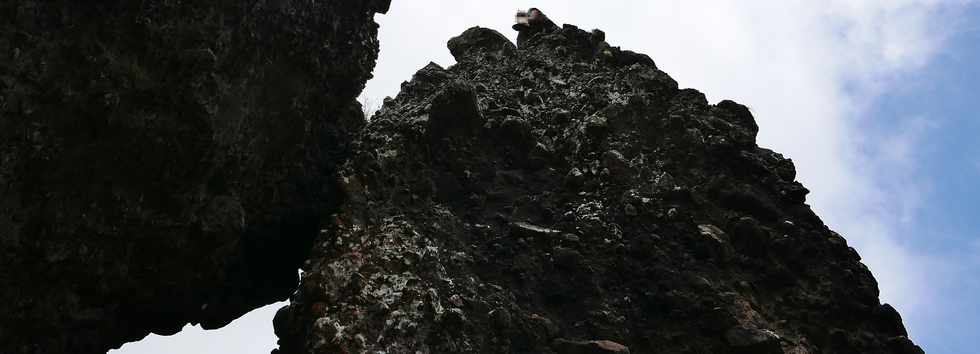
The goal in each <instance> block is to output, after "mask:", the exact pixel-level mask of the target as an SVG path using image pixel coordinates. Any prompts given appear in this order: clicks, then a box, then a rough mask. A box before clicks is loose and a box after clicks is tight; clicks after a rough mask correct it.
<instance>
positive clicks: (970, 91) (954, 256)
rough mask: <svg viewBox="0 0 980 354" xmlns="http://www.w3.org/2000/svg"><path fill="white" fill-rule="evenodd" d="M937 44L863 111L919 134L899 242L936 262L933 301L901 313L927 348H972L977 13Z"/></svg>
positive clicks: (874, 127)
mask: <svg viewBox="0 0 980 354" xmlns="http://www.w3.org/2000/svg"><path fill="white" fill-rule="evenodd" d="M962 16H963V17H962V18H960V20H959V21H960V22H958V23H957V24H956V25H955V26H956V30H955V31H953V32H952V33H951V34H950V37H949V38H948V39H947V43H946V45H945V46H944V49H943V50H941V51H940V52H939V53H938V55H936V57H935V58H934V59H933V60H932V61H931V62H930V63H929V64H928V65H926V66H925V67H923V68H921V69H920V70H916V71H913V72H909V73H907V74H905V75H903V76H902V77H900V78H899V81H900V82H901V84H898V85H894V86H893V87H892V89H890V90H889V91H888V92H887V93H885V94H883V95H882V96H881V97H879V98H878V99H877V100H875V102H874V103H873V104H872V106H871V107H870V108H869V109H868V111H867V116H868V117H869V118H870V121H869V124H867V129H868V130H869V131H871V132H875V133H878V134H880V133H881V132H885V134H888V132H889V131H894V130H895V128H894V126H893V123H894V122H896V121H898V122H908V121H910V120H911V121H918V122H920V126H919V127H917V129H919V132H918V133H917V134H920V135H919V136H918V137H915V138H914V139H913V140H915V141H914V144H913V146H911V149H910V151H909V152H908V156H906V157H907V158H908V159H909V160H910V162H911V165H912V167H911V168H907V169H905V170H904V171H903V172H900V173H904V174H906V177H905V178H907V179H908V180H912V181H913V182H912V183H910V184H909V185H906V186H909V188H910V189H913V190H917V191H918V193H921V196H920V197H921V200H919V201H918V204H917V206H915V210H913V211H912V212H911V215H910V220H909V223H908V224H907V226H908V229H907V231H906V232H904V239H903V241H904V242H907V244H908V245H909V247H910V248H914V249H917V250H919V252H921V253H922V254H923V255H926V256H928V257H931V258H933V259H935V260H936V261H935V262H936V263H939V264H938V265H936V266H934V269H932V270H931V271H932V274H931V275H932V277H933V279H932V281H931V282H929V283H926V284H922V285H923V286H934V287H938V289H936V290H937V291H936V292H937V298H938V299H939V301H938V303H936V304H935V305H934V306H931V307H930V309H929V310H927V311H924V312H922V313H913V314H908V315H906V316H905V317H906V321H907V322H909V323H908V325H909V327H910V328H911V329H912V335H913V336H914V337H915V339H916V340H917V341H918V342H919V343H920V345H922V346H923V348H925V349H926V351H927V352H929V353H972V352H975V350H976V348H977V344H978V343H980V341H978V339H977V337H976V334H977V331H978V328H980V278H978V277H977V274H978V273H980V272H978V271H980V218H978V216H980V212H978V211H980V208H978V204H977V203H978V202H980V185H978V184H977V182H978V181H980V142H978V138H980V110H978V108H980V107H978V105H980V67H978V65H977V63H980V10H978V9H977V8H976V7H973V8H970V9H968V10H967V12H966V13H965V14H964V15H962Z"/></svg>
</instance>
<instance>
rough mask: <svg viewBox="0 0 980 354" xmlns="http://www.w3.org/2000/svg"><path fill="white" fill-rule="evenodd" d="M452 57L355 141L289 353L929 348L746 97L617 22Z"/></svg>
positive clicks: (284, 336)
mask: <svg viewBox="0 0 980 354" xmlns="http://www.w3.org/2000/svg"><path fill="white" fill-rule="evenodd" d="M450 47H451V48H452V51H453V54H454V55H455V56H456V57H457V61H458V63H457V64H456V65H454V66H452V67H449V68H446V69H445V70H439V71H438V72H439V74H438V75H430V74H429V73H431V72H432V71H433V68H431V66H430V67H427V68H426V69H423V71H420V72H419V73H418V74H416V75H415V79H413V80H412V81H410V82H408V83H406V84H404V85H403V90H402V92H401V93H400V94H399V95H398V96H397V97H396V98H394V99H392V100H389V101H386V103H385V106H384V108H383V109H382V110H381V111H380V113H379V114H378V115H376V116H375V117H374V118H373V119H372V120H371V122H370V123H368V124H367V126H366V128H365V129H364V130H363V131H362V132H361V134H360V136H359V138H358V139H357V141H356V142H355V144H354V154H355V156H359V157H358V158H356V159H353V160H351V161H349V162H348V163H347V164H345V165H344V167H343V168H342V170H341V171H340V173H341V175H342V176H344V178H347V179H351V180H357V181H359V183H361V185H362V186H363V188H359V189H357V190H354V191H352V192H351V195H350V202H349V203H347V204H346V205H344V206H343V207H342V208H341V210H340V212H339V213H338V214H337V215H336V220H339V222H337V223H336V225H334V227H333V228H330V230H329V232H327V233H325V234H323V235H321V236H320V238H319V239H318V240H317V242H316V243H315V247H314V249H313V251H312V258H311V259H310V263H309V267H308V268H306V270H307V272H305V273H304V274H303V277H302V285H301V286H300V290H299V291H298V292H297V293H296V294H295V295H294V296H293V297H292V299H291V300H292V302H291V304H290V305H289V306H287V307H285V308H283V309H281V310H280V312H279V314H278V316H277V318H278V319H281V320H277V322H276V333H277V334H278V335H279V337H280V348H279V352H280V353H283V354H286V353H289V354H292V353H297V354H298V353H338V352H341V353H342V352H348V353H351V352H385V353H571V352H586V353H593V352H601V353H606V352H626V351H627V350H628V351H630V352H634V353H739V352H753V353H782V352H786V353H905V352H914V351H915V350H916V349H917V348H918V347H916V346H915V345H914V344H912V342H911V341H908V339H907V336H906V333H905V330H904V326H903V325H902V323H901V318H900V317H899V316H898V314H897V312H895V311H894V310H893V309H891V307H890V306H887V305H882V304H881V303H880V302H879V300H878V289H877V284H876V283H875V280H874V278H873V277H872V276H871V273H870V272H869V271H868V269H867V267H865V266H864V265H863V264H861V263H860V258H859V257H857V255H856V253H854V251H853V250H852V249H851V248H849V247H847V245H846V243H845V242H844V241H843V238H841V237H840V236H839V235H837V234H836V233H834V232H833V231H831V230H830V229H828V228H827V226H826V225H824V224H823V222H821V220H820V219H819V218H818V217H817V216H816V215H815V214H814V213H813V211H812V210H811V209H810V207H809V206H808V205H806V204H805V188H802V186H801V185H799V184H798V182H796V181H795V180H794V178H795V168H794V167H793V163H792V162H791V161H790V160H788V159H786V158H784V157H782V155H779V154H777V153H774V152H772V151H770V150H767V149H764V148H760V147H758V146H757V145H756V142H755V137H756V134H757V132H758V129H759V127H758V126H757V125H756V123H755V120H754V118H753V117H752V113H751V112H750V111H749V110H748V109H747V108H746V107H745V106H742V105H739V104H737V103H734V102H731V101H722V102H720V103H719V104H716V105H712V104H710V103H709V102H708V101H707V100H706V98H705V96H704V95H703V94H701V93H700V92H698V91H696V90H692V89H683V90H682V89H680V88H679V87H678V85H677V82H676V81H674V80H673V79H671V78H670V76H669V75H667V74H666V73H664V72H662V71H660V70H659V69H657V66H656V65H655V63H654V62H653V60H652V59H650V58H649V57H647V56H645V55H642V54H637V53H633V52H629V51H624V50H620V49H619V48H616V47H612V46H610V45H609V44H608V43H607V42H606V38H605V35H604V34H603V33H602V32H601V31H592V32H586V31H583V30H580V29H578V28H577V27H575V26H570V25H565V26H564V27H563V28H562V29H561V30H558V31H556V32H554V33H546V34H541V35H536V36H533V37H532V38H530V39H529V40H528V41H527V43H524V44H523V45H522V46H521V48H519V49H517V50H511V49H510V48H511V46H510V45H509V43H505V42H503V41H502V39H501V38H500V36H498V35H496V34H494V33H493V32H492V31H490V30H487V29H481V28H474V29H470V30H468V31H466V32H465V33H464V34H463V35H462V36H461V37H458V38H457V39H454V40H452V41H450ZM485 53H492V55H486V54H485ZM440 69H441V68H440ZM434 117H439V118H436V119H433V118H434ZM474 120H475V121H478V122H483V123H482V124H481V125H479V126H476V125H475V124H473V123H471V122H473V121H474ZM432 136H436V137H438V139H431V138H430V137H432ZM318 303H325V304H329V306H327V307H326V310H325V311H320V310H317V309H318V308H317V307H315V306H314V305H315V304H318ZM322 308H323V307H320V308H319V309H322ZM447 308H453V309H455V311H457V312H456V314H454V315H451V316H450V315H448V313H449V311H448V310H447ZM447 316H448V317H447ZM545 319H546V320H545ZM603 338H609V339H615V342H608V341H600V340H596V341H593V340H591V339H603ZM627 348H628V349H627Z"/></svg>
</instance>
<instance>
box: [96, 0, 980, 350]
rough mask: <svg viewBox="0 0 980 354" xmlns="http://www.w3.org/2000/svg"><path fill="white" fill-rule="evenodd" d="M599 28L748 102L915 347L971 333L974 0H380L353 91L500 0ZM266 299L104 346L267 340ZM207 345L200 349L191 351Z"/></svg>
mask: <svg viewBox="0 0 980 354" xmlns="http://www.w3.org/2000/svg"><path fill="white" fill-rule="evenodd" d="M530 6H536V7H540V8H542V9H544V10H545V12H547V13H548V14H549V15H550V16H551V17H552V18H553V19H554V20H556V22H558V23H572V24H576V25H578V26H580V27H583V28H601V29H603V30H604V31H605V32H606V33H607V40H608V41H609V42H610V43H612V44H613V45H619V46H622V47H623V48H626V49H631V50H634V51H638V52H643V53H647V54H649V55H650V56H651V57H652V58H653V59H654V60H655V61H656V62H657V64H658V65H659V66H660V67H661V69H663V70H664V71H666V72H668V73H669V74H670V75H671V76H673V77H674V78H675V79H677V80H678V82H679V83H680V85H681V86H682V87H693V88H697V89H699V90H701V91H703V92H704V93H705V94H706V96H707V97H708V99H709V100H710V101H712V102H717V101H720V100H722V99H734V100H736V101H738V102H740V103H743V104H746V105H747V106H749V107H750V108H751V109H752V110H753V113H754V115H755V117H756V119H757V121H758V122H759V125H760V134H759V144H760V145H762V146H765V147H770V148H773V149H774V150H776V151H780V152H782V153H784V154H785V155H786V156H788V157H790V158H792V159H793V160H794V161H795V162H796V165H797V169H798V170H799V179H800V180H801V181H802V182H803V183H804V184H805V185H806V186H807V187H808V188H809V189H811V191H812V193H811V194H810V196H809V197H808V203H809V204H811V205H812V206H813V208H814V209H815V210H816V211H817V214H819V215H820V216H821V217H822V218H823V219H824V221H825V222H826V223H827V224H828V225H830V226H831V228H833V229H835V230H836V231H838V232H840V233H841V234H842V235H843V236H844V237H845V238H846V239H847V240H848V242H849V243H850V244H851V245H852V246H854V247H855V248H857V249H858V251H859V252H860V254H861V255H862V256H863V258H864V262H865V263H866V264H868V266H869V267H870V268H871V270H872V272H873V273H874V274H875V276H876V278H877V279H878V281H879V287H880V288H881V292H882V300H883V301H885V302H888V303H891V304H893V305H894V306H895V307H896V308H898V310H899V311H900V312H901V313H902V315H903V317H904V318H905V322H906V326H907V327H908V328H909V330H910V333H911V336H912V338H913V340H915V341H916V342H917V343H919V344H920V345H921V346H922V347H923V348H924V349H925V350H926V352H927V353H933V354H936V353H938V354H972V353H975V352H976V348H977V347H980V337H978V336H977V335H976V334H975V333H977V332H980V331H978V328H980V277H978V274H980V220H978V219H980V218H977V216H978V215H980V213H978V212H977V211H978V206H977V203H978V202H980V187H978V185H977V183H976V181H980V142H978V141H977V139H978V137H980V116H978V115H980V113H978V112H980V109H978V107H977V106H978V105H980V67H978V65H977V64H978V63H980V9H978V6H980V3H978V1H977V0H824V1H812V0H754V1H750V2H746V1H743V0H669V1H668V0H649V1H643V2H638V1H604V2H598V1H588V0H539V1H535V2H533V3H532V2H528V1H517V0H499V1H484V0H394V1H393V4H392V9H391V11H390V12H389V14H388V15H383V16H381V15H379V16H378V20H379V22H380V23H381V33H380V36H379V37H380V38H379V39H380V40H381V46H382V52H381V58H380V59H379V62H378V67H377V68H376V70H375V79H373V80H372V81H371V82H369V83H368V87H367V89H366V90H365V92H364V94H363V95H362V100H364V101H369V102H374V103H376V102H380V101H381V100H382V99H383V98H384V97H385V96H394V95H395V94H396V93H397V91H398V87H399V84H400V83H401V82H402V81H404V80H408V79H409V78H410V77H411V75H412V74H413V73H414V72H415V71H416V70H418V69H419V68H421V67H423V66H425V65H426V64H427V63H428V62H430V61H435V62H437V63H439V64H442V65H443V66H449V65H452V64H453V59H452V57H451V56H450V55H449V52H448V50H447V49H446V47H445V45H446V41H447V40H448V39H449V38H450V37H452V36H455V35H457V34H459V33H461V32H462V31H463V30H465V29H466V28H469V27H471V26H474V25H479V26H483V27H490V28H495V29H497V30H499V31H500V32H502V33H504V34H505V35H508V36H510V37H511V38H512V39H513V37H514V36H515V35H514V33H513V31H511V30H510V24H511V21H512V15H513V12H514V10H516V9H520V8H528V7H530ZM275 307H278V305H274V306H271V307H267V308H263V309H260V310H257V311H255V312H254V313H251V314H249V315H248V316H247V317H246V318H243V319H241V320H239V321H236V322H235V323H234V324H233V325H232V326H231V328H227V329H222V330H218V331H212V332H203V331H201V330H200V329H199V328H195V327H190V326H189V327H188V328H187V329H185V330H184V331H183V332H182V333H181V334H178V335H176V336H173V337H159V336H151V337H150V338H148V339H147V340H146V341H144V342H140V343H133V344H129V345H127V346H125V347H124V348H123V350H120V351H115V352H113V353H114V354H129V353H142V354H147V353H187V352H191V353H218V352H237V353H268V352H269V350H271V348H274V347H275V336H274V335H272V330H271V325H270V323H271V321H272V315H273V314H274V313H275ZM202 348H206V349H202Z"/></svg>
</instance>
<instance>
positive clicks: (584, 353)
mask: <svg viewBox="0 0 980 354" xmlns="http://www.w3.org/2000/svg"><path fill="white" fill-rule="evenodd" d="M552 348H554V349H555V351H556V352H558V353H562V354H629V352H630V349H629V348H627V347H626V346H625V345H622V344H619V343H616V342H613V341H609V340H592V341H573V340H567V339H556V340H555V342H554V344H552Z"/></svg>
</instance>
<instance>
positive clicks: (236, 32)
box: [0, 0, 388, 353]
mask: <svg viewBox="0 0 980 354" xmlns="http://www.w3.org/2000/svg"><path fill="white" fill-rule="evenodd" d="M387 8H388V1H387V0H372V1H326V2H324V1H314V2H311V1H296V0H284V1H245V2H243V1H225V0H219V1H203V2H184V1H163V0H148V1H117V0H111V1H97V2H85V1H63V0H59V1H31V0H27V1H5V2H3V4H0V92H2V95H0V314H2V315H0V352H3V353H104V352H105V351H106V350H107V349H109V348H112V347H117V346H119V345H120V344H122V343H124V342H127V341H132V340H136V339H139V338H142V337H143V336H145V335H146V334H147V333H149V332H155V333H160V334H172V333H175V332H177V331H178V330H180V328H181V327H182V326H183V325H184V324H185V323H187V322H200V323H202V324H203V325H204V327H206V328H214V327H220V326H223V325H224V324H226V323H228V322H229V321H231V320H232V319H235V318H237V317H238V316H240V315H241V314H243V313H245V312H246V311H248V310H251V309H253V308H256V307H258V306H260V305H264V304H268V303H272V302H275V301H278V300H282V299H285V298H286V297H288V296H289V295H290V294H291V293H292V292H293V290H294V289H295V285H296V281H297V275H296V274H297V270H296V269H297V266H298V265H299V264H300V263H301V262H302V261H303V260H304V259H305V258H306V256H307V252H308V250H309V248H310V243H311V241H312V240H313V238H314V237H315V236H316V235H317V233H318V231H319V229H320V228H319V221H320V219H321V215H323V214H329V213H330V212H331V210H332V208H335V207H336V206H337V205H338V203H339V202H340V201H341V200H340V194H338V193H337V185H336V183H335V180H334V179H333V176H334V170H335V165H336V161H339V159H340V158H342V157H344V156H346V151H347V149H348V143H349V141H350V139H349V134H350V133H351V132H352V131H354V130H356V129H359V128H360V126H361V125H362V124H363V115H362V114H361V112H360V106H359V105H358V104H357V103H356V102H355V100H354V99H355V97H356V96H357V95H358V93H359V92H360V91H361V89H362V88H363V85H364V83H365V81H366V80H367V79H368V78H369V77H370V75H371V74H370V73H371V70H372V69H373V67H374V61H375V59H376V57H377V51H378V43H377V40H376V31H377V25H376V24H375V23H374V21H373V20H372V18H373V15H374V13H376V12H385V11H387Z"/></svg>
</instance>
